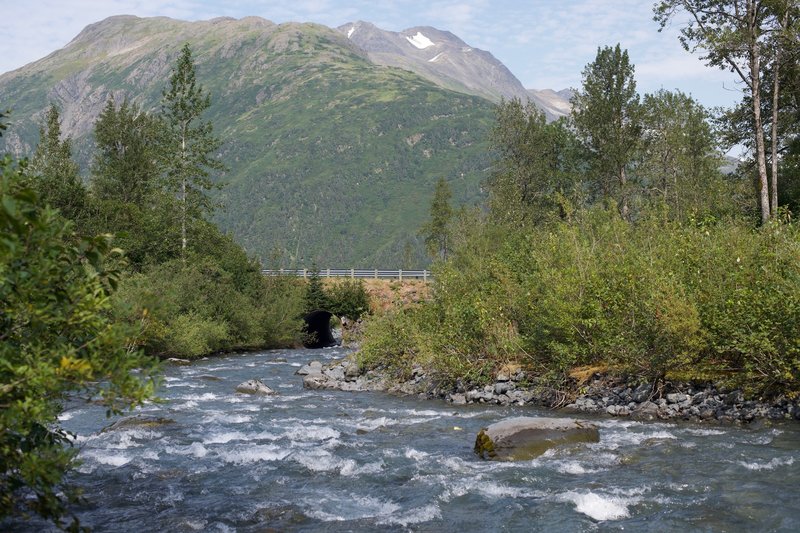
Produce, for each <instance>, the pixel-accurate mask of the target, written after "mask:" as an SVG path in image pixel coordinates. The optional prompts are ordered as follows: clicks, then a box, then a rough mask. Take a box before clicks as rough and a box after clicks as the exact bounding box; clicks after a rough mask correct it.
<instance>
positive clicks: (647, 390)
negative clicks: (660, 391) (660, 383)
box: [631, 383, 653, 403]
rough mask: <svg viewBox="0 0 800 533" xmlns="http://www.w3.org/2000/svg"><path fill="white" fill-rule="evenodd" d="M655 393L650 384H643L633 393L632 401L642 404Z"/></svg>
mask: <svg viewBox="0 0 800 533" xmlns="http://www.w3.org/2000/svg"><path fill="white" fill-rule="evenodd" d="M652 392H653V387H652V386H651V385H650V384H649V383H643V384H641V385H639V386H638V387H636V389H634V391H633V393H631V399H632V400H633V401H634V402H636V403H642V402H644V401H647V400H648V399H649V398H650V394H652Z"/></svg>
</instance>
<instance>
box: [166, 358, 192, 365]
mask: <svg viewBox="0 0 800 533" xmlns="http://www.w3.org/2000/svg"><path fill="white" fill-rule="evenodd" d="M167 363H169V364H171V365H175V366H189V365H191V364H192V362H191V361H189V360H188V359H180V358H178V357H170V358H169V359H167Z"/></svg>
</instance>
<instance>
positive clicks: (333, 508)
mask: <svg viewBox="0 0 800 533" xmlns="http://www.w3.org/2000/svg"><path fill="white" fill-rule="evenodd" d="M303 503H304V504H305V507H306V509H304V510H303V512H304V513H305V514H307V515H308V516H310V517H312V518H316V519H318V520H323V521H325V522H343V521H345V520H359V519H363V518H385V517H389V516H391V515H392V514H394V513H396V512H397V511H399V510H400V506H399V505H397V504H396V503H394V502H392V501H388V500H381V499H379V498H373V497H372V496H359V495H357V494H347V495H336V496H331V497H322V498H317V499H314V500H311V499H308V500H305V501H304V502H303Z"/></svg>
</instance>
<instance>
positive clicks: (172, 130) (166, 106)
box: [161, 44, 224, 258]
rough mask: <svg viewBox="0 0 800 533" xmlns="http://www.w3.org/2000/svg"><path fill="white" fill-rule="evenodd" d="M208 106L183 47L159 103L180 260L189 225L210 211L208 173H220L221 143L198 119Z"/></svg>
mask: <svg viewBox="0 0 800 533" xmlns="http://www.w3.org/2000/svg"><path fill="white" fill-rule="evenodd" d="M210 106H211V98H210V96H209V95H208V93H207V92H206V91H205V90H204V89H203V87H202V86H201V85H198V84H197V81H196V75H195V65H194V60H193V58H192V51H191V49H190V48H189V45H188V44H185V45H184V46H183V48H182V49H181V54H180V57H179V58H178V62H177V64H176V66H175V68H174V69H173V70H172V75H171V76H170V79H169V86H168V87H167V88H166V89H164V92H163V94H162V100H161V110H162V116H163V118H164V123H165V130H166V131H165V132H164V133H165V135H164V140H163V149H162V153H161V156H162V157H163V158H164V168H165V169H166V176H167V183H168V186H169V187H170V188H171V189H172V190H173V191H174V192H175V193H176V196H177V199H178V206H179V216H180V227H181V256H182V257H184V258H185V256H186V247H187V243H188V236H187V226H188V224H189V222H190V221H191V220H192V219H193V218H199V217H200V216H202V214H203V213H205V212H208V211H210V210H211V209H212V203H211V201H210V199H209V198H208V196H207V195H206V191H208V190H210V189H211V188H213V186H214V184H213V182H212V181H211V179H210V176H211V172H212V171H222V170H223V169H224V166H223V164H222V162H221V161H219V160H218V159H217V158H216V156H215V155H214V153H215V152H216V151H217V150H218V149H219V148H220V146H221V144H222V143H221V141H220V140H219V139H217V138H216V137H214V135H213V125H212V124H211V122H207V121H203V120H202V118H201V117H202V114H203V112H204V111H205V110H206V109H208V108H209V107H210Z"/></svg>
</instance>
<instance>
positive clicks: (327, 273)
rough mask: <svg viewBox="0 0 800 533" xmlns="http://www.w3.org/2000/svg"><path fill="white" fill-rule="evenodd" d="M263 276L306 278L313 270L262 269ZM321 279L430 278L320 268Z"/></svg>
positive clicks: (421, 273) (420, 273)
mask: <svg viewBox="0 0 800 533" xmlns="http://www.w3.org/2000/svg"><path fill="white" fill-rule="evenodd" d="M261 273H262V274H264V275H265V276H298V277H302V278H308V277H309V276H310V275H311V274H312V273H313V270H311V269H309V268H288V269H287V268H281V269H279V270H268V269H264V270H262V271H261ZM317 275H318V276H319V277H321V278H360V279H396V280H399V281H403V280H404V279H405V280H410V279H421V280H423V281H428V279H430V278H431V271H430V270H402V269H399V270H381V269H378V268H374V269H369V268H322V269H319V270H317Z"/></svg>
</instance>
